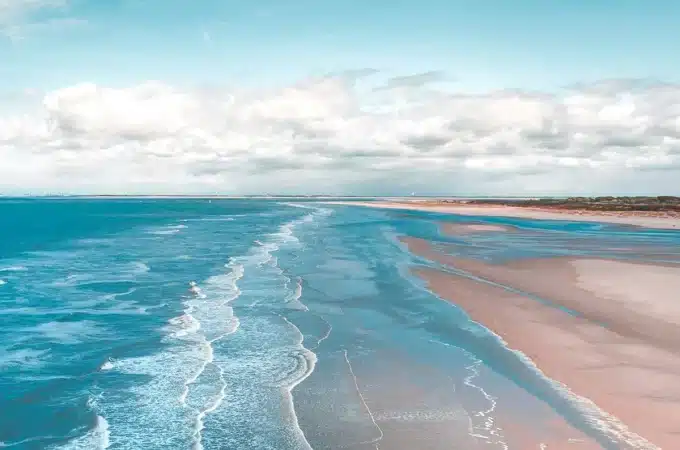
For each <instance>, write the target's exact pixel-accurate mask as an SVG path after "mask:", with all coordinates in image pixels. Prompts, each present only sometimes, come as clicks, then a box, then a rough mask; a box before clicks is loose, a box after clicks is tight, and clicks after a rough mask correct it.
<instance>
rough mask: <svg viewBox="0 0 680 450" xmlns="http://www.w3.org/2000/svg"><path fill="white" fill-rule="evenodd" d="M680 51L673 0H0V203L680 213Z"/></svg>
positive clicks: (678, 11)
mask: <svg viewBox="0 0 680 450" xmlns="http://www.w3.org/2000/svg"><path fill="white" fill-rule="evenodd" d="M678 42H680V2H678V1H670V0H668V1H661V0H654V1H652V0H647V1H645V0H561V1H558V0H552V1H551V0H493V1H492V0H389V1H388V0H370V1H369V0H342V1H328V0H326V1H322V0H288V1H284V0H229V1H227V0H220V1H217V0H203V1H198V0H108V1H104V0H97V1H94V0H0V193H2V192H54V191H58V192H79V193H178V192H191V193H202V192H211V193H214V192H220V193H228V194H234V193H257V192H262V191H265V192H279V191H281V189H283V186H285V189H286V190H287V192H288V193H318V192H319V189H321V188H320V186H321V187H322V188H323V190H324V191H325V192H334V193H347V194H366V193H369V192H368V191H367V189H368V190H370V189H374V190H375V189H379V190H380V192H381V193H392V194H394V195H400V194H405V193H406V194H408V193H410V192H411V191H419V192H426V191H427V192H435V191H436V192H438V193H445V192H450V193H452V194H455V193H459V194H466V195H467V194H470V193H479V194H485V195H495V194H503V195H540V194H550V193H560V194H565V193H573V194H589V193H606V194H609V193H635V192H638V193H644V194H649V193H664V194H680V192H678V187H677V186H678V183H677V180H678V177H680V59H678V58H677V57H675V55H676V47H677V43H678ZM365 69H374V70H377V71H379V72H378V73H377V74H373V75H372V76H370V77H368V78H364V79H362V82H361V83H359V84H358V85H355V84H352V83H350V82H348V77H342V76H334V77H333V76H330V77H329V76H326V77H323V76H322V75H327V74H329V73H335V74H337V73H343V72H345V73H346V71H356V70H359V71H361V70H365ZM430 71H434V72H435V73H438V74H442V73H443V74H445V78H444V81H446V83H447V84H446V85H444V88H442V85H441V81H442V80H441V78H437V77H436V76H432V74H431V73H430ZM395 77H397V78H395ZM398 77H406V78H400V79H399V78H398ZM640 78H642V79H644V80H645V83H639V82H635V80H631V79H640ZM405 80H406V82H405ZM428 80H429V82H428ZM432 80H435V81H439V82H440V84H439V85H437V84H432V82H431V81H432ZM150 81H153V82H154V83H149V82H150ZM603 81H604V82H603ZM638 81H639V80H638ZM371 87H381V89H375V90H373V89H370V88H371ZM565 87H570V88H569V89H564V88H565ZM206 88H209V90H207V89H206ZM243 88H247V89H243ZM325 180H332V181H333V184H332V185H328V184H327V181H325ZM370 186H373V188H370Z"/></svg>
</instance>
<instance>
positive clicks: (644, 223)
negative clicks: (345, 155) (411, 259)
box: [326, 201, 680, 230]
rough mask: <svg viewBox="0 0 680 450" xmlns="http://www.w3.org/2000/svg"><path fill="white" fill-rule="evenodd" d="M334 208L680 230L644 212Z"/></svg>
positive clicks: (417, 205)
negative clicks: (395, 210) (399, 210)
mask: <svg viewBox="0 0 680 450" xmlns="http://www.w3.org/2000/svg"><path fill="white" fill-rule="evenodd" d="M326 203H327V204H331V205H342V206H363V207H369V208H378V209H401V210H409V211H424V212H433V213H442V214H458V215H462V216H484V217H512V218H520V219H534V220H564V221H575V222H596V223H609V224H615V225H631V226H636V227H643V228H655V229H662V230H680V218H678V217H663V216H658V215H649V213H645V212H643V211H635V212H631V211H612V212H608V213H594V212H592V211H587V210H579V209H559V210H558V209H551V208H537V207H528V206H527V207H525V206H505V205H467V204H447V205H445V204H438V205H432V204H427V203H423V202H418V201H387V202H385V201H378V202H365V201H356V202H353V201H337V202H326Z"/></svg>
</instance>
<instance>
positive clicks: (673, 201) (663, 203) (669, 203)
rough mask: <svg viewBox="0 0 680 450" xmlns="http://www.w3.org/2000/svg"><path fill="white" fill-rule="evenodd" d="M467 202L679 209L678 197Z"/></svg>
mask: <svg viewBox="0 0 680 450" xmlns="http://www.w3.org/2000/svg"><path fill="white" fill-rule="evenodd" d="M467 203H468V204H470V203H473V204H475V203H476V204H490V203H491V204H496V205H499V204H500V205H512V206H540V207H547V208H568V209H588V210H601V211H680V197H675V196H670V195H659V196H656V197H613V196H607V197H568V198H538V199H529V200H526V199H525V200H492V199H489V200H486V199H484V200H471V201H468V202H467Z"/></svg>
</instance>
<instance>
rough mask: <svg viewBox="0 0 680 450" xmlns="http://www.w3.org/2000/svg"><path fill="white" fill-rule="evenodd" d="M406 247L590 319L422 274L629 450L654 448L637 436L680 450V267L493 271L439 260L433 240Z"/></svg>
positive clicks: (597, 264)
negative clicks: (581, 403)
mask: <svg viewBox="0 0 680 450" xmlns="http://www.w3.org/2000/svg"><path fill="white" fill-rule="evenodd" d="M405 242H406V243H407V244H408V245H409V248H410V249H411V251H413V252H414V253H417V254H421V255H422V256H425V257H427V258H429V259H437V260H439V261H440V262H442V263H446V264H449V265H451V266H454V267H456V268H458V269H464V270H466V271H469V272H470V273H472V274H474V275H476V276H479V277H481V278H486V279H489V280H493V281H496V282H499V283H502V284H504V285H507V286H511V287H513V288H517V289H521V290H523V291H528V292H531V293H534V294H540V295H541V296H542V297H544V298H546V299H549V300H551V301H553V302H555V303H558V304H561V305H562V306H565V307H567V308H570V309H574V310H576V311H578V312H585V313H587V314H584V315H583V316H575V315H572V314H569V313H568V312H565V311H564V310H561V309H559V308H556V307H554V306H550V305H548V304H544V303H541V302H540V301H537V300H534V299H532V298H530V297H527V296H524V295H520V294H517V293H513V292H510V291H508V290H506V289H503V288H502V287H498V286H494V285H491V284H488V283H483V282H480V281H476V280H473V279H470V278H466V277H463V276H457V275H453V274H450V273H445V272H440V271H437V270H434V269H425V268H422V269H417V270H416V273H417V274H418V275H419V276H421V277H422V278H424V279H425V280H426V281H427V283H428V285H429V287H430V288H431V289H432V290H433V291H435V292H437V293H438V294H439V295H440V296H441V297H442V298H444V299H446V300H449V301H451V302H452V303H455V304H456V305H458V306H460V307H461V308H462V309H464V310H465V311H466V312H467V313H468V315H470V317H471V318H472V319H473V320H475V321H477V322H479V323H481V324H483V325H484V326H486V327H487V328H489V329H490V330H492V331H494V332H495V333H496V334H498V335H499V336H501V337H502V338H503V339H504V340H505V341H506V342H507V343H508V345H509V347H511V348H513V349H516V350H519V351H521V352H523V353H524V354H525V355H527V356H528V357H529V358H530V359H531V360H532V361H534V362H535V363H536V365H537V366H538V367H539V368H540V369H541V370H542V371H543V372H544V373H545V374H546V375H547V376H548V377H550V378H552V379H554V380H557V381H559V382H561V383H564V384H566V385H567V386H568V387H569V388H570V389H571V390H572V391H573V392H574V393H575V394H577V395H578V396H582V397H585V398H588V399H590V400H592V401H593V402H594V403H595V404H596V405H597V406H599V408H601V409H602V410H603V411H605V412H607V413H609V414H612V415H613V416H615V417H616V418H618V419H619V420H620V421H621V422H622V423H623V424H625V425H627V426H628V427H629V428H630V431H631V433H630V434H629V435H628V437H627V439H628V440H629V442H631V444H630V447H629V448H655V447H654V446H651V445H650V444H644V443H643V442H640V443H638V444H635V439H636V435H639V436H642V437H643V438H644V439H646V440H648V441H649V442H652V443H653V444H655V445H656V446H659V447H660V448H664V449H665V448H669V449H670V448H675V447H676V446H677V443H678V442H679V439H680V427H678V424H677V421H676V420H674V417H677V414H678V412H679V411H680V355H679V354H678V353H679V352H680V333H679V330H680V328H679V326H678V324H679V323H680V316H678V314H677V306H676V305H675V303H677V292H678V290H677V289H678V283H679V282H680V268H677V267H672V266H671V267H667V266H654V265H650V264H633V263H621V262H615V261H606V260H591V259H588V260H578V259H568V258H559V259H553V260H542V261H541V260H538V261H524V262H522V263H515V264H514V265H505V266H501V265H489V264H483V263H480V262H476V261H466V260H460V259H456V258H451V257H449V256H447V255H443V254H438V252H436V251H434V250H432V249H431V248H429V247H428V244H427V243H426V242H425V241H421V240H414V239H405ZM622 264H624V266H622ZM674 300H675V302H674ZM580 310H583V311H580ZM599 320H602V321H606V322H607V327H604V326H601V325H600V324H599V322H598V321H599ZM612 423H616V421H614V422H612ZM617 426H618V425H617ZM614 428H616V427H614Z"/></svg>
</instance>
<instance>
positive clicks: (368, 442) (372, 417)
mask: <svg viewBox="0 0 680 450" xmlns="http://www.w3.org/2000/svg"><path fill="white" fill-rule="evenodd" d="M342 352H343V354H344V355H345V361H346V362H347V367H348V368H349V373H350V375H352V379H353V380H354V387H356V390H357V394H358V395H359V398H360V399H361V403H362V404H363V405H364V408H366V412H367V413H368V415H369V417H370V418H371V422H373V425H374V426H375V427H376V428H377V429H378V432H379V433H380V435H379V436H378V437H377V438H374V439H372V440H370V441H364V442H360V443H359V444H375V448H376V449H377V450H379V449H380V447H378V443H379V442H380V441H381V440H382V438H383V437H384V436H385V435H384V433H383V430H382V428H380V426H379V425H378V422H376V421H375V417H374V416H373V412H371V408H369V407H368V404H366V399H365V398H364V395H363V394H362V393H361V389H360V388H359V382H358V380H357V376H356V375H355V374H354V370H353V369H352V363H351V362H350V361H349V356H348V355H347V349H343V351H342Z"/></svg>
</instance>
